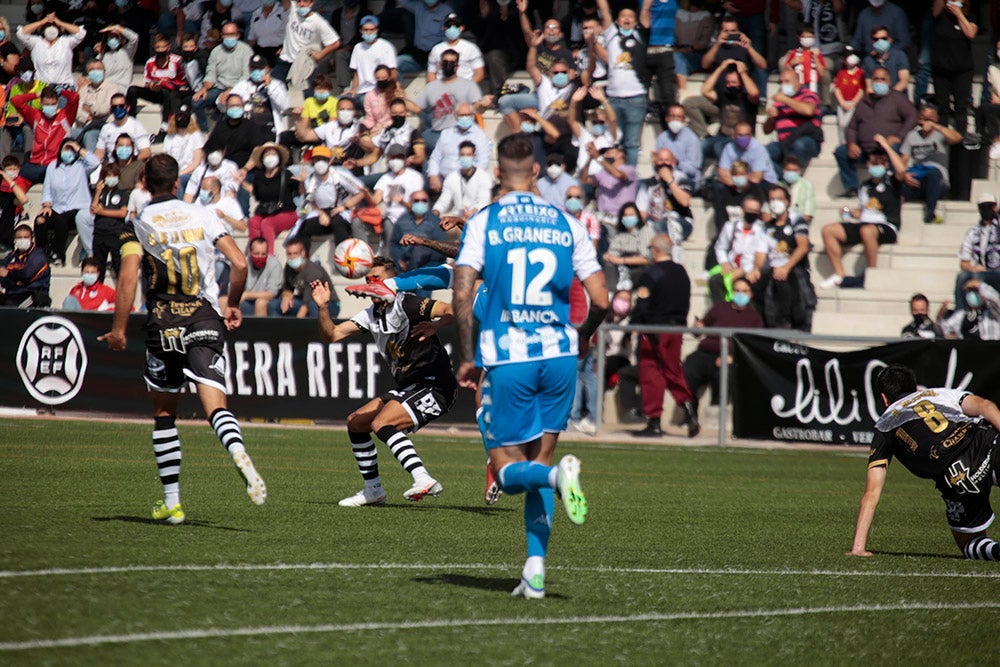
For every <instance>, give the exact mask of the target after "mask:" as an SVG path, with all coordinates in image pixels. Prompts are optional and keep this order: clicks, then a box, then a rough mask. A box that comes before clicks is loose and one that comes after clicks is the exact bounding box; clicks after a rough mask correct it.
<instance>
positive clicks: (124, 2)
mask: <svg viewBox="0 0 1000 667" xmlns="http://www.w3.org/2000/svg"><path fill="white" fill-rule="evenodd" d="M115 4H116V5H118V6H119V7H121V8H123V9H124V8H125V7H128V0H115Z"/></svg>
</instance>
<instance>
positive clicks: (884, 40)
mask: <svg viewBox="0 0 1000 667" xmlns="http://www.w3.org/2000/svg"><path fill="white" fill-rule="evenodd" d="M861 68H862V69H864V71H865V76H866V77H868V79H869V80H872V77H873V76H874V73H875V70H876V69H879V68H881V69H884V70H885V71H886V72H888V73H889V85H890V86H892V89H893V90H898V91H899V92H901V93H906V92H907V89H908V86H909V85H910V61H909V59H908V58H907V57H906V53H904V52H903V51H902V49H898V48H894V47H893V45H892V37H890V36H889V29H888V28H886V27H885V26H881V25H880V26H875V28H874V29H873V30H872V47H871V50H870V51H869V53H868V55H866V56H865V58H864V60H862V61H861ZM869 92H871V89H870V88H869Z"/></svg>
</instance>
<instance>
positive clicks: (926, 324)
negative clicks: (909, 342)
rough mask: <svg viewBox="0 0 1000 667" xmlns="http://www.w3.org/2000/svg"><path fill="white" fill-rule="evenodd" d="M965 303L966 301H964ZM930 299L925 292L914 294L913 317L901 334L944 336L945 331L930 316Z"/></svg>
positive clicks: (911, 312)
mask: <svg viewBox="0 0 1000 667" xmlns="http://www.w3.org/2000/svg"><path fill="white" fill-rule="evenodd" d="M963 303H964V302H963ZM928 313H930V301H928V300H927V297H926V296H924V295H923V294H919V293H918V294H914V295H913V298H911V299H910V316H911V317H913V319H912V320H911V321H910V322H909V323H908V324H907V325H906V326H905V327H903V330H902V331H901V332H900V334H899V335H900V336H902V337H903V338H924V339H931V340H933V339H934V338H944V332H942V331H941V327H940V326H938V323H937V322H935V321H934V320H932V319H931V318H930V315H929V314H928Z"/></svg>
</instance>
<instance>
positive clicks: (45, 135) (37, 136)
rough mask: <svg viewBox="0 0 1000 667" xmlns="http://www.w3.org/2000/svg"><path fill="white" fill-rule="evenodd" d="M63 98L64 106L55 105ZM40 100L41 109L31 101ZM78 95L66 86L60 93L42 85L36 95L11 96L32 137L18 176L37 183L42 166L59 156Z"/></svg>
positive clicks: (51, 162) (44, 166)
mask: <svg viewBox="0 0 1000 667" xmlns="http://www.w3.org/2000/svg"><path fill="white" fill-rule="evenodd" d="M60 97H63V98H65V100H66V106H65V107H64V108H61V109H60V108H59V98H60ZM35 100H39V101H40V102H41V108H36V107H35V105H34V104H33V103H34V101H35ZM79 101H80V96H79V95H77V94H76V93H75V92H73V91H72V90H70V89H68V88H64V89H63V90H62V91H60V92H56V89H55V88H53V87H51V86H46V87H45V88H44V89H43V90H42V92H41V93H40V94H35V93H25V94H23V95H17V96H15V97H14V98H13V99H11V104H13V105H14V108H15V109H16V110H17V113H18V115H20V117H21V118H22V119H23V120H24V123H25V124H26V125H27V126H28V127H30V128H32V132H33V133H34V140H33V143H32V146H31V154H30V155H29V157H28V161H27V162H26V163H24V164H23V165H22V166H21V176H23V177H24V178H26V179H27V180H28V181H30V182H31V183H32V184H34V183H41V182H42V180H43V179H44V178H45V175H46V169H47V168H48V166H49V165H51V164H53V163H55V162H56V161H57V160H58V158H59V153H60V150H61V148H62V144H63V141H65V139H66V138H67V137H68V136H69V128H70V126H71V125H72V124H73V122H74V121H75V120H76V110H77V105H78V104H79Z"/></svg>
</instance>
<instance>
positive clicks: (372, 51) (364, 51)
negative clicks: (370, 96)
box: [345, 15, 429, 97]
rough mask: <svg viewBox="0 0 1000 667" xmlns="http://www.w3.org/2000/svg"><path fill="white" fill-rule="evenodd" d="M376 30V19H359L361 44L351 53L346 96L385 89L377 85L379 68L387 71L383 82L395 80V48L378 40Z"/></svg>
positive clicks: (383, 86) (382, 40)
mask: <svg viewBox="0 0 1000 667" xmlns="http://www.w3.org/2000/svg"><path fill="white" fill-rule="evenodd" d="M378 29H379V20H378V17H376V16H372V15H368V16H366V17H364V18H363V19H361V42H359V43H358V44H357V45H356V46H355V47H354V50H353V51H352V52H351V62H350V67H351V71H353V72H354V77H353V78H352V79H351V85H350V87H349V88H348V89H347V90H346V91H345V94H346V95H350V96H351V97H354V96H361V97H364V96H365V95H366V94H367V93H369V92H371V91H372V90H375V89H376V88H380V89H385V87H386V86H385V85H384V84H383V85H382V86H381V87H380V86H379V83H378V80H379V77H378V76H376V71H377V70H378V69H379V68H385V69H386V70H387V71H386V75H387V76H386V77H385V78H383V80H385V81H395V80H396V77H397V74H396V47H394V46H393V45H392V43H391V42H389V41H388V40H385V39H382V38H380V37H379V33H378ZM428 74H429V71H428Z"/></svg>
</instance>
